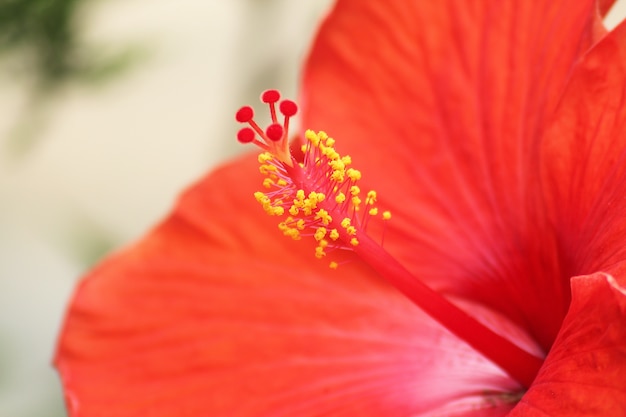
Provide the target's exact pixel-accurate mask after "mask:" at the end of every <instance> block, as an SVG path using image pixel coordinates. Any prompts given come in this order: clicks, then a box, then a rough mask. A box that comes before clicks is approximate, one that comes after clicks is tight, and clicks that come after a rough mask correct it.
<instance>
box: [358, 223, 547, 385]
mask: <svg viewBox="0 0 626 417" xmlns="http://www.w3.org/2000/svg"><path fill="white" fill-rule="evenodd" d="M358 239H359V245H358V246H357V247H355V248H354V250H355V252H356V253H357V254H358V255H359V257H361V259H363V260H364V261H365V262H367V263H368V264H369V265H370V266H371V267H372V268H373V269H374V270H375V271H376V272H378V273H379V274H380V275H381V276H382V277H383V278H385V279H386V280H387V281H388V282H389V283H390V284H392V285H393V286H394V287H396V289H398V290H399V291H400V292H401V293H403V294H404V295H405V296H406V297H408V298H409V299H410V300H411V301H413V302H414V303H415V304H416V305H417V306H418V307H420V308H421V309H422V310H423V311H424V312H425V313H426V314H428V315H429V316H430V317H432V318H433V319H435V320H436V321H437V322H439V323H440V324H441V325H442V326H444V327H445V328H446V329H448V330H449V331H450V332H451V333H453V334H455V335H456V336H457V337H459V338H460V339H462V340H464V341H465V342H466V343H467V344H469V345H470V346H471V347H472V348H474V349H475V350H476V351H478V352H479V353H481V354H482V355H483V356H485V357H486V358H488V359H489V360H490V361H492V362H493V363H494V364H496V365H497V366H499V367H500V368H501V369H502V370H503V371H505V372H506V373H507V374H509V376H511V377H512V378H513V379H515V380H516V381H517V382H519V383H520V384H521V385H523V386H524V387H526V388H528V387H530V385H531V384H532V382H533V380H534V379H535V377H536V376H537V373H538V371H539V368H540V367H541V365H542V364H543V359H540V358H538V357H536V356H534V355H532V354H530V353H528V352H526V351H525V350H523V349H521V348H520V347H519V346H517V345H515V344H513V343H512V342H511V341H510V340H508V339H506V338H504V337H502V336H501V335H499V334H497V333H495V332H494V331H493V330H491V329H489V328H488V327H486V326H485V325H484V324H482V323H480V322H479V321H478V320H476V319H475V318H473V317H472V316H470V315H469V314H467V313H466V312H465V311H463V310H461V309H460V308H458V307H457V306H456V305H454V304H452V303H451V302H450V301H448V300H447V299H446V298H445V297H443V296H442V295H441V294H439V293H438V292H436V291H435V290H433V289H432V288H430V287H428V286H427V285H426V284H424V283H423V282H422V281H420V280H419V279H417V278H416V277H415V276H413V275H412V274H411V273H410V272H409V271H407V270H406V268H404V267H403V266H402V265H401V264H400V263H399V262H398V261H397V260H396V259H395V258H394V257H393V256H391V255H390V254H389V253H388V252H387V251H385V250H384V249H383V248H382V247H381V246H380V245H379V244H378V243H376V242H375V241H374V240H372V239H371V238H370V237H369V236H367V235H366V234H365V233H359V234H358Z"/></svg>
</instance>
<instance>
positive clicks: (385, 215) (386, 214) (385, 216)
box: [383, 211, 391, 220]
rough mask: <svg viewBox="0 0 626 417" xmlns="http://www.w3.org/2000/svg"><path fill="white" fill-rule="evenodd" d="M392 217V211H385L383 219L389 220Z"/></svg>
mask: <svg viewBox="0 0 626 417" xmlns="http://www.w3.org/2000/svg"><path fill="white" fill-rule="evenodd" d="M389 219H391V212H390V211H384V212H383V220H389Z"/></svg>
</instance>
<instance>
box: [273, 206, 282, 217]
mask: <svg viewBox="0 0 626 417" xmlns="http://www.w3.org/2000/svg"><path fill="white" fill-rule="evenodd" d="M271 214H272V216H282V215H283V214H285V209H284V208H282V207H272V213H271Z"/></svg>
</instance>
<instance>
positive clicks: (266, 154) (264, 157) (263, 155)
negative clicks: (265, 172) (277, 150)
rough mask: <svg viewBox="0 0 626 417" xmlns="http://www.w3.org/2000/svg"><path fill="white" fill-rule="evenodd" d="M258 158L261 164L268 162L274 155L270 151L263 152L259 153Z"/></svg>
mask: <svg viewBox="0 0 626 417" xmlns="http://www.w3.org/2000/svg"><path fill="white" fill-rule="evenodd" d="M257 159H258V161H259V164H266V163H268V162H269V161H271V160H272V159H274V156H273V155H272V154H271V153H269V152H263V153H260V154H259V157H258V158H257Z"/></svg>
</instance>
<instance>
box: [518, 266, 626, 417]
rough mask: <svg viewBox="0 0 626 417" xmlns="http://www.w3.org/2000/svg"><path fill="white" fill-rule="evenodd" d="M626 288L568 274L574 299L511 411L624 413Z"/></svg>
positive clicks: (541, 416)
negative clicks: (530, 382) (532, 380)
mask: <svg viewBox="0 0 626 417" xmlns="http://www.w3.org/2000/svg"><path fill="white" fill-rule="evenodd" d="M625 320H626V289H625V288H623V287H620V286H619V285H618V284H617V282H616V281H615V279H614V278H613V277H611V276H610V275H606V274H602V273H598V274H594V275H589V276H585V277H577V278H573V279H572V305H571V307H570V310H569V312H568V314H567V317H566V318H565V321H564V322H563V327H562V329H561V332H560V333H559V336H558V337H557V339H556V341H555V342H554V347H553V348H552V350H551V351H550V354H549V355H548V357H547V359H546V362H545V365H544V367H543V368H542V370H541V371H540V373H539V375H538V376H537V379H536V381H535V383H534V384H533V385H532V387H531V388H530V390H529V391H528V393H527V394H526V395H524V397H523V398H522V400H521V401H520V403H519V405H518V406H517V407H516V408H515V409H514V411H513V412H512V413H511V415H510V417H516V416H520V417H521V416H524V417H535V416H536V417H548V416H554V417H557V416H576V417H583V416H590V417H591V416H623V415H626V397H625V396H624V393H626V378H624V375H626V326H624V323H625Z"/></svg>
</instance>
